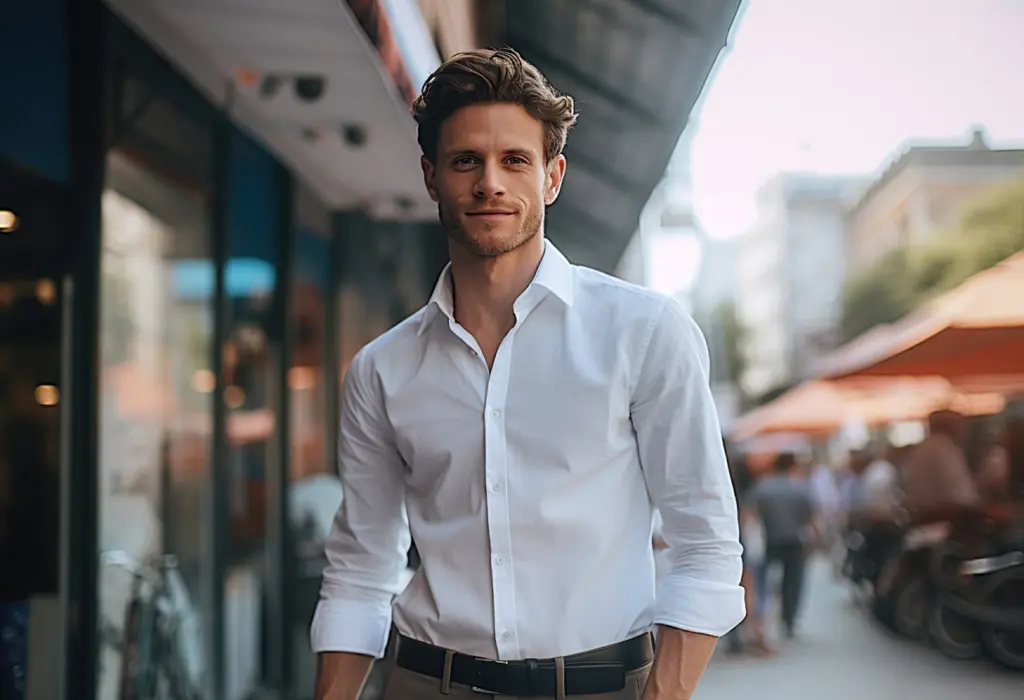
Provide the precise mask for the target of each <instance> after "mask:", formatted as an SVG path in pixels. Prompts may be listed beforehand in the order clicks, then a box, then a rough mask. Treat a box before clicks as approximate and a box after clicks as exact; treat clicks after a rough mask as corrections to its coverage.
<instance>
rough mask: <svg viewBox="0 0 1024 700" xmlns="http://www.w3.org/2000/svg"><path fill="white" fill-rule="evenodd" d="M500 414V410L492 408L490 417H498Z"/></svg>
mask: <svg viewBox="0 0 1024 700" xmlns="http://www.w3.org/2000/svg"><path fill="white" fill-rule="evenodd" d="M500 416H501V411H499V410H498V409H496V408H492V409H491V418H499V417H500Z"/></svg>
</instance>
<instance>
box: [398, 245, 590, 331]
mask: <svg viewBox="0 0 1024 700" xmlns="http://www.w3.org/2000/svg"><path fill="white" fill-rule="evenodd" d="M451 267H452V264H451V263H448V264H447V265H445V267H444V270H442V271H441V276H440V277H438V279H437V284H435V285H434V291H433V293H432V294H431V295H430V300H429V301H428V302H427V305H426V307H425V309H424V314H423V318H422V320H421V321H420V326H419V331H418V332H419V333H422V332H423V331H424V330H425V329H426V327H427V326H428V325H429V324H430V322H431V321H432V320H433V319H434V317H435V316H436V315H437V314H438V313H443V314H444V315H445V316H447V317H448V318H449V319H454V318H455V296H454V294H453V292H452V279H451V278H452V275H451ZM534 286H537V287H543V288H544V289H546V290H548V291H549V292H551V293H552V294H554V295H555V296H556V297H558V298H559V299H561V301H562V303H563V304H565V305H566V306H568V307H571V306H572V302H573V291H574V289H573V287H574V285H573V270H572V263H570V262H569V261H568V260H567V259H566V257H565V256H564V255H562V252H561V251H560V250H558V248H556V247H555V246H554V245H552V244H551V241H548V240H545V241H544V255H543V257H541V259H540V265H539V266H538V267H537V274H535V275H534V276H533V281H531V282H530V286H529V287H527V288H526V291H525V292H523V295H524V296H525V295H526V294H527V292H529V291H530V289H531V288H533V287H534ZM520 298H522V297H520Z"/></svg>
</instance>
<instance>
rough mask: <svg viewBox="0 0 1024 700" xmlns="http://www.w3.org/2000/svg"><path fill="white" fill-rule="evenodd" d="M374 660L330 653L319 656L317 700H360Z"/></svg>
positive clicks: (361, 656) (317, 662)
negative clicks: (360, 694)
mask: <svg viewBox="0 0 1024 700" xmlns="http://www.w3.org/2000/svg"><path fill="white" fill-rule="evenodd" d="M372 665H373V659H372V658H371V657H369V656H363V655H362V654H348V653H345V652H340V651H329V652H323V653H320V654H317V658H316V693H315V695H314V696H313V697H314V698H315V700H358V698H359V693H360V691H361V690H362V689H363V684H364V683H365V682H366V677H367V676H368V675H369V673H370V667H371V666H372Z"/></svg>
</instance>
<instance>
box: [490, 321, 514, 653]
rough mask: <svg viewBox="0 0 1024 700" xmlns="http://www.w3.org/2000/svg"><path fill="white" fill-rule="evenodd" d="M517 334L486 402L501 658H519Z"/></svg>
mask: <svg viewBox="0 0 1024 700" xmlns="http://www.w3.org/2000/svg"><path fill="white" fill-rule="evenodd" d="M514 333H515V331H514V330H513V331H512V332H511V333H509V334H508V335H507V336H506V337H505V339H504V340H503V341H502V342H501V344H500V345H499V346H498V352H497V354H496V355H495V358H494V363H493V365H492V367H491V372H490V376H489V377H488V382H487V394H486V400H485V402H484V460H485V462H484V479H485V481H486V483H487V485H488V487H487V496H486V498H487V530H488V540H489V545H490V549H491V555H492V557H491V572H492V576H491V581H492V591H491V595H492V602H493V605H494V627H495V643H496V645H497V651H498V658H501V659H508V658H514V657H515V656H516V655H517V654H518V651H519V649H518V646H519V645H518V641H517V638H516V634H515V628H516V606H515V581H514V575H513V573H514V564H513V561H512V545H511V524H510V520H509V503H508V495H507V492H506V489H505V488H504V486H503V485H504V484H505V483H506V482H507V479H508V463H507V460H508V445H507V444H506V434H505V411H504V409H505V405H506V400H507V394H508V388H509V387H508V384H509V375H510V365H511V352H512V344H513V340H514Z"/></svg>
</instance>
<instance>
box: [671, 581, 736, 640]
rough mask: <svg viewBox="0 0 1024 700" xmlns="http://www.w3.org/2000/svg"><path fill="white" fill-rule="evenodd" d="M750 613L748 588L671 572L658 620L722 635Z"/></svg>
mask: <svg viewBox="0 0 1024 700" xmlns="http://www.w3.org/2000/svg"><path fill="white" fill-rule="evenodd" d="M746 616H747V608H746V602H745V595H744V590H743V588H742V587H741V586H732V585H729V584H726V583H718V582H716V581H702V580H700V579H695V578H692V577H689V576H680V575H678V574H669V575H668V576H666V577H665V579H664V580H663V581H662V582H661V586H660V587H659V589H658V599H657V602H656V604H655V610H654V622H655V624H658V625H665V626H667V627H675V628H677V629H681V630H686V631H687V632H696V633H698V634H707V635H710V636H712V637H722V636H724V635H725V634H727V633H728V632H729V631H730V630H732V629H733V628H734V627H735V626H736V625H738V624H739V623H741V622H743V618H745V617H746Z"/></svg>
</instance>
